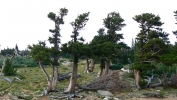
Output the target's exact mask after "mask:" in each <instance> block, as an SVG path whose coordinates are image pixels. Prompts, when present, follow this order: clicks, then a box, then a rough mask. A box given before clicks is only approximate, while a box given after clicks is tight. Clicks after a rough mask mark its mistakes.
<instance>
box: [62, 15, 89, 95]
mask: <svg viewBox="0 0 177 100" xmlns="http://www.w3.org/2000/svg"><path fill="white" fill-rule="evenodd" d="M88 16H89V12H88V13H83V14H80V15H79V16H78V17H77V18H76V19H75V21H73V22H71V25H72V27H73V31H72V33H73V34H72V35H71V38H72V40H71V41H69V42H68V43H67V44H63V45H62V48H61V50H62V52H68V53H69V54H72V56H73V69H72V75H71V78H70V83H69V86H68V89H67V90H66V91H65V92H68V93H74V92H75V86H76V83H77V69H78V59H79V57H81V56H84V55H85V51H86V50H87V47H86V45H85V44H83V41H84V39H83V38H82V37H80V38H79V31H80V30H82V29H83V28H84V27H85V25H86V23H87V21H88V20H89V18H88Z"/></svg>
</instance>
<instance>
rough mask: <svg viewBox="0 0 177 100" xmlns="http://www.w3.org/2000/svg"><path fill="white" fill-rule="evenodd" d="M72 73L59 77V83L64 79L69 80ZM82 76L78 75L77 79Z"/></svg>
mask: <svg viewBox="0 0 177 100" xmlns="http://www.w3.org/2000/svg"><path fill="white" fill-rule="evenodd" d="M71 74H72V73H71V72H68V73H66V74H61V75H59V76H58V81H62V80H64V79H69V78H70V77H71ZM80 76H81V75H80V74H78V75H77V78H78V77H80Z"/></svg>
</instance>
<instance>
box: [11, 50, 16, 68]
mask: <svg viewBox="0 0 177 100" xmlns="http://www.w3.org/2000/svg"><path fill="white" fill-rule="evenodd" d="M14 57H15V51H14V54H13V55H12V57H11V58H10V65H11V64H12V60H13V59H14Z"/></svg>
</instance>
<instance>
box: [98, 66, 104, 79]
mask: <svg viewBox="0 0 177 100" xmlns="http://www.w3.org/2000/svg"><path fill="white" fill-rule="evenodd" d="M102 74H103V68H102V67H100V71H99V72H98V76H97V77H100V76H102Z"/></svg>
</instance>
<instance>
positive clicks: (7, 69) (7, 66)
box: [3, 58, 17, 76]
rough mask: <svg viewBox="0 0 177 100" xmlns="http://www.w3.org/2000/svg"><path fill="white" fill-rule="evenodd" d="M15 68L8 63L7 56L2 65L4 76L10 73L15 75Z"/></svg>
mask: <svg viewBox="0 0 177 100" xmlns="http://www.w3.org/2000/svg"><path fill="white" fill-rule="evenodd" d="M16 72H17V70H16V69H14V66H13V65H11V64H10V59H9V58H7V59H6V60H5V66H4V70H3V73H4V75H6V76H12V75H16Z"/></svg>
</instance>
